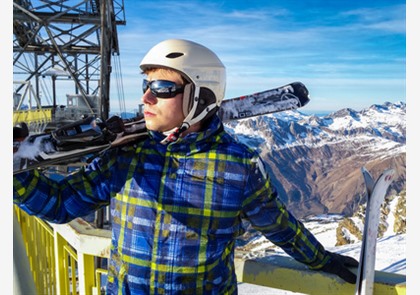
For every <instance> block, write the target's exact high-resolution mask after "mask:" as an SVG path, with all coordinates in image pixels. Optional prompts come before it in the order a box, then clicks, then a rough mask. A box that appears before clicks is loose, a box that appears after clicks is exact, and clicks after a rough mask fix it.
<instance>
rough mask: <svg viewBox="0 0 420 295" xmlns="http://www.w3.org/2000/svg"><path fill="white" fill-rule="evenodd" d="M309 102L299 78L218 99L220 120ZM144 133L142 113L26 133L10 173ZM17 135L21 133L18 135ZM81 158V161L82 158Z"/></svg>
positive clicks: (76, 156)
mask: <svg viewBox="0 0 420 295" xmlns="http://www.w3.org/2000/svg"><path fill="white" fill-rule="evenodd" d="M308 102H309V92H308V89H307V88H306V86H305V85H304V84H303V83H301V82H293V83H290V84H287V85H284V86H280V87H277V88H274V89H270V90H266V91H262V92H258V93H254V94H250V95H245V96H240V97H236V98H231V99H225V100H223V101H222V104H221V107H220V109H219V113H218V115H219V117H220V118H221V120H222V121H223V122H228V121H231V120H238V119H244V118H250V117H255V116H260V115H265V114H271V113H276V112H282V111H287V110H294V109H298V108H301V107H303V106H305V105H306V104H307V103H308ZM145 136H147V130H146V127H145V122H144V119H143V117H142V116H141V117H138V118H134V119H129V120H122V119H121V118H119V117H116V116H114V117H111V118H110V119H109V120H107V121H106V122H100V121H98V120H97V118H95V117H88V118H85V119H83V120H80V121H77V122H74V123H71V124H69V125H66V126H63V127H61V128H58V129H57V130H55V131H53V132H51V133H42V134H35V135H30V136H27V137H26V139H25V140H24V141H23V142H21V141H15V139H14V142H13V146H14V150H16V152H15V153H14V156H13V174H16V173H20V172H23V171H28V170H33V169H37V168H44V167H49V166H52V165H63V164H69V163H74V162H80V160H81V159H82V158H84V157H87V156H93V155H96V154H98V153H100V152H103V151H105V150H107V149H110V148H114V147H117V146H121V145H125V144H129V143H132V142H134V141H138V140H141V138H143V137H145ZM19 137H22V135H20V136H19ZM82 162H83V161H82Z"/></svg>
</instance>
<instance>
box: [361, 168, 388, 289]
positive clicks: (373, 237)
mask: <svg viewBox="0 0 420 295" xmlns="http://www.w3.org/2000/svg"><path fill="white" fill-rule="evenodd" d="M362 174H363V178H364V181H365V186H366V194H367V202H366V214H365V225H364V230H363V239H362V248H361V251H360V259H359V267H358V271H357V281H356V290H355V294H356V295H372V294H373V285H374V280H375V259H376V241H377V238H378V227H379V220H380V216H381V204H382V203H383V201H384V199H385V195H386V193H387V190H388V187H389V185H390V184H391V183H392V181H393V178H394V170H393V169H387V170H385V171H384V172H383V173H382V174H381V175H380V176H379V178H378V179H377V180H376V182H375V181H374V179H373V178H372V176H371V174H370V173H369V171H368V170H367V169H366V168H365V167H362Z"/></svg>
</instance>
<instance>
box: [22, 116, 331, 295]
mask: <svg viewBox="0 0 420 295" xmlns="http://www.w3.org/2000/svg"><path fill="white" fill-rule="evenodd" d="M162 138H163V135H161V134H158V133H153V132H150V138H149V139H147V140H145V141H142V142H139V143H137V144H136V145H135V146H130V147H128V148H127V147H126V148H120V149H115V150H110V151H108V152H107V153H106V154H105V155H103V156H102V157H100V158H97V159H95V160H94V161H93V162H92V163H91V164H90V165H89V166H87V167H86V168H84V169H82V170H80V171H79V172H76V173H74V174H72V175H70V176H69V177H67V178H65V179H64V180H62V181H60V182H53V181H52V180H50V179H47V178H46V177H44V176H43V175H41V174H39V173H38V172H25V173H21V174H17V175H15V176H14V202H15V203H16V204H18V205H19V206H20V207H21V208H23V209H24V210H25V211H27V212H28V213H29V214H33V215H36V216H38V217H40V218H42V219H45V220H49V221H51V222H54V223H65V222H68V221H70V220H72V219H74V218H76V217H83V216H86V215H88V214H89V213H92V212H94V211H95V210H97V209H98V208H100V207H103V206H106V205H110V206H111V207H110V208H111V215H112V245H111V255H110V259H109V262H108V270H109V274H108V284H107V293H108V294H236V293H237V286H236V276H235V268H234V245H235V238H236V237H238V236H239V235H241V234H242V233H243V228H242V226H241V219H242V218H245V219H247V220H249V221H250V222H251V223H252V225H253V227H254V228H255V229H257V230H259V231H261V232H262V233H263V234H264V235H265V236H266V237H267V238H268V239H270V240H271V241H272V242H273V243H274V244H276V245H278V246H280V247H281V248H283V249H284V250H285V251H286V252H287V253H288V254H289V255H291V256H292V257H293V258H295V259H296V260H298V261H301V262H303V263H305V264H307V265H308V266H309V267H310V268H314V269H318V268H320V267H322V266H323V265H324V264H325V263H326V260H328V258H327V256H328V255H326V254H325V251H324V248H323V246H322V245H321V244H320V243H319V242H318V241H317V240H316V239H315V237H314V236H313V235H312V234H311V233H310V232H309V231H308V230H307V229H306V228H305V227H304V226H303V225H302V223H300V222H299V221H298V220H296V219H295V218H294V217H293V216H292V215H291V214H290V213H289V212H288V211H287V209H286V208H285V206H284V205H283V204H282V202H281V201H280V200H279V198H278V196H277V194H276V191H275V189H274V188H273V187H272V186H271V184H270V181H269V178H268V177H267V175H266V173H265V172H264V167H263V164H262V162H261V161H260V159H259V157H258V155H257V154H256V152H254V151H253V150H251V149H249V148H248V147H246V146H245V145H243V144H241V143H238V142H236V141H235V140H234V139H233V138H232V137H231V136H230V135H229V134H228V133H226V131H224V129H223V125H222V123H221V122H220V120H219V119H218V118H217V117H216V118H215V119H214V120H213V121H212V122H211V124H210V126H209V129H208V130H206V131H204V132H199V133H191V134H189V135H187V136H186V137H184V138H180V139H179V140H178V141H177V142H174V143H171V144H169V145H162V144H160V140H161V139H162Z"/></svg>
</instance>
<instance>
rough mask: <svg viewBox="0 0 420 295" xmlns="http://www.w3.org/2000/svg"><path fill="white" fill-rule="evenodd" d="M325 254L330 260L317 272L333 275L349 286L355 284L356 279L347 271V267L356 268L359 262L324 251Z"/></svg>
mask: <svg viewBox="0 0 420 295" xmlns="http://www.w3.org/2000/svg"><path fill="white" fill-rule="evenodd" d="M326 253H327V255H329V256H331V259H330V260H329V261H328V262H327V264H325V265H324V266H323V267H322V268H320V269H319V270H321V271H324V272H327V273H332V274H335V275H337V276H339V277H340V278H342V279H343V280H345V281H346V282H348V283H350V284H356V279H357V277H356V275H355V274H354V273H353V272H351V271H350V270H349V269H348V267H358V266H359V262H358V261H357V260H356V259H354V258H353V257H349V256H344V255H340V254H337V253H332V252H329V251H326Z"/></svg>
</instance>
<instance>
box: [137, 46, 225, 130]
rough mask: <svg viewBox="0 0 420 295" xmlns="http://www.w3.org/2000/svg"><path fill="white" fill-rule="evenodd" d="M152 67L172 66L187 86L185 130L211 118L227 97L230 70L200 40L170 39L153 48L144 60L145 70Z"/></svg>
mask: <svg viewBox="0 0 420 295" xmlns="http://www.w3.org/2000/svg"><path fill="white" fill-rule="evenodd" d="M151 68H169V69H172V70H175V71H177V72H179V73H180V74H181V75H182V76H183V77H184V78H185V79H186V80H187V81H188V82H189V83H188V84H187V85H185V89H184V100H183V112H184V116H185V119H184V122H183V124H182V126H180V129H181V132H182V131H184V130H186V129H188V128H189V127H190V126H191V125H193V124H195V123H197V122H199V121H202V120H204V119H205V118H208V117H209V116H210V115H212V114H214V113H215V112H216V111H217V110H218V108H219V107H220V105H221V103H222V100H223V98H224V96H225V87H226V70H225V66H224V65H223V63H222V62H221V61H220V59H219V58H218V57H217V55H216V54H215V53H214V52H213V51H211V50H210V49H208V48H206V47H204V46H203V45H200V44H198V43H195V42H192V41H189V40H182V39H169V40H165V41H162V42H160V43H158V44H157V45H155V46H154V47H152V48H151V49H150V50H149V52H147V54H146V55H145V56H144V58H143V60H142V61H141V63H140V69H141V70H142V71H143V72H144V71H146V70H147V69H151Z"/></svg>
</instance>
